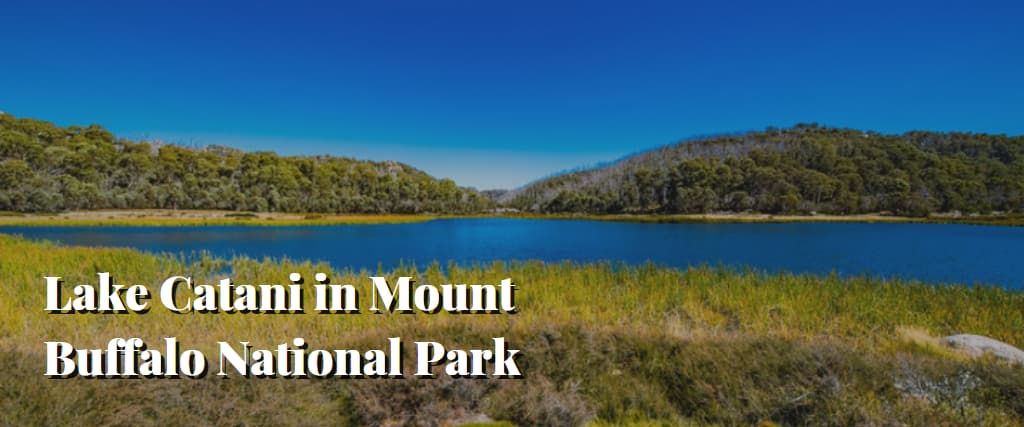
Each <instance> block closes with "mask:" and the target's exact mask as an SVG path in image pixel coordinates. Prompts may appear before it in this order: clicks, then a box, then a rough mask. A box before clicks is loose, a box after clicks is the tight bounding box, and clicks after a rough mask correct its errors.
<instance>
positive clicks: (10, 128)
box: [0, 113, 493, 213]
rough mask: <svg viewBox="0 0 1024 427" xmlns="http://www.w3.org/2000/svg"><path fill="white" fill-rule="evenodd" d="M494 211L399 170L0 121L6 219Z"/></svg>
mask: <svg viewBox="0 0 1024 427" xmlns="http://www.w3.org/2000/svg"><path fill="white" fill-rule="evenodd" d="M492 205H493V203H492V202H491V201H490V200H489V199H488V198H487V197H485V196H483V195H481V194H479V193H478V192H476V191H475V190H472V189H466V188H460V187H458V186H456V185H455V182H453V181H452V180H449V179H442V180H438V179H435V178H433V177H431V176H429V175H427V174H426V173H423V172H421V171H419V170H416V169H414V168H412V167H410V166H408V165H404V164H401V163H397V162H370V161H358V160H353V159H349V158H340V157H330V156H312V157H284V156H279V155H277V154H274V153H271V152H251V153H247V152H242V151H239V150H235V149H230V148H226V147H219V146H210V147H205V148H186V147H182V146H178V145H173V144H160V143H148V142H132V141H127V140H123V139H118V138H115V137H114V135H113V134H111V133H110V132H109V131H107V130H105V129H103V128H102V127H100V126H97V125H91V126H88V127H81V126H70V127H67V128H63V127H59V126H55V125H53V124H51V123H47V122H43V121H39V120H33V119H26V118H16V117H14V116H11V115H9V114H3V113H0V211H18V212H55V211H63V210H76V209H107V208H117V209H128V208H136V209H139V208H168V209H225V210H246V211H282V212H334V213H419V212H431V213H472V212H480V211H484V210H487V209H489V208H491V207H492Z"/></svg>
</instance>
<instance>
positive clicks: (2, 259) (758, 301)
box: [0, 235, 1024, 426]
mask: <svg viewBox="0 0 1024 427" xmlns="http://www.w3.org/2000/svg"><path fill="white" fill-rule="evenodd" d="M104 271H109V272H111V273H112V274H113V275H114V277H115V280H116V281H117V282H118V283H120V284H125V285H130V284H143V285H146V286H149V287H150V288H151V290H156V288H157V286H159V284H160V283H161V282H162V281H163V280H164V279H165V278H167V277H169V276H172V275H190V276H193V277H195V278H196V279H197V280H198V281H199V282H200V283H210V284H214V283H215V282H216V280H218V279H220V278H222V277H224V273H223V272H224V271H231V272H232V273H231V277H232V278H233V279H234V282H235V283H237V284H287V283H288V274H289V273H291V272H298V273H300V274H302V275H303V277H305V278H307V282H306V285H305V286H311V284H310V282H311V280H310V279H309V278H312V277H313V275H314V274H315V273H317V272H324V273H327V274H328V275H329V276H330V277H331V282H332V283H334V284H351V285H354V286H356V287H357V289H359V292H360V298H361V301H360V306H361V307H364V308H365V307H368V306H369V300H368V299H369V298H370V297H371V293H370V288H369V281H368V280H367V278H366V277H367V276H369V275H377V274H383V275H386V276H388V277H391V278H395V277H398V276H402V275H411V276H415V277H416V278H417V280H418V281H419V282H422V283H429V284H444V283H449V282H452V281H456V282H458V283H469V284H478V283H490V284H494V283H497V282H498V281H500V280H501V279H503V278H506V277H511V278H512V279H513V280H514V281H515V283H516V284H517V286H518V289H519V292H518V293H517V294H516V296H517V300H516V302H517V305H518V306H519V308H520V311H519V312H518V313H516V314H512V315H507V314H503V315H448V314H443V313H441V314H434V315H426V314H422V313H419V314H381V315H376V314H370V313H368V312H365V311H364V312H363V313H360V314H316V313H313V312H312V311H311V310H309V311H307V313H305V314H272V315H255V314H203V315H192V314H190V315H176V314H172V313H170V312H168V311H167V310H166V309H164V308H163V307H162V306H159V305H157V306H156V307H154V309H153V310H152V311H150V312H149V313H146V314H143V315H136V314H130V315H92V314H77V315H59V314H47V313H45V312H44V310H43V306H44V298H45V290H44V283H45V282H44V280H43V277H44V276H48V275H59V276H63V277H64V280H65V281H66V283H67V284H68V285H75V284H82V283H94V282H95V281H96V276H95V273H97V272H104ZM307 295H309V296H310V297H309V298H311V295H312V292H311V290H308V291H307ZM309 298H307V302H306V304H307V307H310V308H311V307H312V304H311V301H310V300H309ZM154 303H155V304H156V302H154ZM954 333H975V334H981V335H986V336H990V337H993V338H996V339H999V340H1002V341H1005V342H1008V343H1010V344H1012V345H1015V346H1018V347H1020V346H1024V294H1021V293H1019V292H1014V291H1008V290H1003V289H1000V288H995V287H989V286H961V285H943V286H935V285H929V284H922V283H917V282H903V281H881V280H877V279H872V278H866V277H853V278H840V277H837V276H835V275H832V276H812V275H792V274H774V275H768V274H761V273H754V272H745V271H734V270H730V269H726V268H712V267H696V268H690V269H687V270H679V269H670V268H662V267H658V266H654V265H642V266H628V265H620V264H609V263H597V264H574V263H568V262H566V263H542V262H495V263H489V264H476V265H457V264H445V265H441V264H438V263H434V264H431V265H425V266H414V265H409V266H403V267H399V268H397V269H395V270H393V271H387V272H378V271H367V270H363V271H351V270H343V271H338V270H333V269H331V267H330V266H329V265H327V264H322V263H321V264H317V263H310V262H306V261H294V260H287V259H283V260H272V259H263V260H257V259H249V258H235V259H231V260H222V259H217V258H212V257H209V256H204V255H202V254H198V255H197V256H189V257H185V256H180V255H178V256H174V255H152V254H146V253H141V252H137V251H134V250H128V249H104V248H82V247H68V246H61V245H56V244H51V243H45V242H31V241H26V240H22V239H18V238H14V237H8V236H2V235H0V366H3V369H4V371H5V372H4V376H3V379H0V402H2V403H0V411H2V413H4V414H5V415H6V417H5V418H4V419H5V420H7V421H6V423H9V424H12V425H23V424H83V423H84V424H124V425H129V424H131V425H147V424H161V425H163V424H166V422H167V421H168V420H173V423H176V424H177V423H180V424H185V425H192V424H206V423H214V424H219V425H251V424H265V423H268V422H269V423H272V424H293V425H319V424H325V425H326V424H330V425H339V424H340V425H346V424H354V425H365V424H371V425H401V424H422V425H443V424H444V422H445V421H444V420H449V421H451V420H456V419H461V418H464V417H466V416H467V415H472V414H480V413H482V414H486V415H488V416H489V417H491V418H493V419H497V420H508V421H511V422H514V423H516V424H520V425H580V424H586V423H596V424H597V425H617V424H624V425H638V426H639V425H687V424H689V425H715V424H718V425H755V424H757V423H762V422H773V423H777V424H779V425H851V424H893V423H898V424H910V425H944V424H945V425H1021V420H1022V419H1024V369H1022V368H1021V367H1015V366H1008V365H1005V364H1002V363H1000V362H997V361H993V360H988V359H982V360H969V359H967V358H965V357H963V356H961V355H959V354H956V353H953V352H951V351H949V350H947V349H945V348H944V347H942V346H941V345H940V344H938V337H941V336H944V335H948V334H954ZM127 336H134V337H139V338H142V339H144V340H146V341H147V342H156V341H159V340H160V339H162V337H165V336H175V337H177V338H178V340H179V342H181V343H182V344H183V346H187V347H190V348H199V349H201V350H204V352H206V353H207V355H208V357H211V356H210V355H211V354H212V355H213V356H212V357H213V358H214V360H211V363H213V362H215V357H216V356H215V355H216V352H215V350H214V346H215V345H216V342H217V341H227V342H234V343H237V342H238V341H243V340H244V341H249V342H251V343H252V344H253V345H254V346H257V347H269V346H276V345H277V344H280V343H283V342H286V341H287V340H289V339H290V338H292V337H296V336H301V337H303V338H305V339H306V341H307V342H308V343H310V346H311V347H312V348H325V349H330V348H361V349H370V348H380V347H381V346H383V345H384V339H385V338H387V337H392V336H399V337H402V338H403V341H405V342H407V343H411V342H412V341H418V340H437V341H440V342H442V343H444V344H445V345H446V346H452V347H455V346H469V347H479V346H483V345H487V344H488V343H489V339H490V338H491V337H496V336H504V337H506V338H507V340H508V341H509V342H510V344H512V345H513V347H514V348H519V349H522V351H523V353H522V357H521V362H520V363H521V367H522V369H523V371H524V373H526V375H525V377H524V378H523V379H518V380H496V379H488V380H471V379H453V378H448V377H444V376H442V377H441V378H438V379H433V380H425V379H414V378H412V376H411V375H408V377H409V378H407V379H400V380H395V379H388V380H371V379H359V380H343V379H327V380H284V379H243V378H232V379H226V380H225V379H220V378H216V377H211V378H207V379H204V380H198V381H194V380H88V379H71V380H52V379H46V378H45V377H44V376H43V375H42V372H43V367H42V364H43V359H44V357H43V356H44V347H43V344H42V343H43V342H44V341H50V340H64V341H68V342H71V343H73V344H75V345H76V346H79V347H82V348H98V347H102V346H105V344H106V342H107V341H108V340H109V339H111V338H114V337H127ZM411 366H412V363H411V361H407V363H406V367H407V368H409V367H411ZM409 369H411V368H409ZM964 372H968V373H969V374H968V375H969V376H970V377H971V378H973V379H976V380H977V381H975V382H972V383H971V384H972V386H971V387H966V386H965V387H960V388H956V387H955V384H956V381H955V380H956V379H957V378H960V377H962V376H963V375H964ZM908 378H910V379H912V380H913V384H924V385H923V386H921V387H919V388H920V389H921V390H924V391H923V392H921V393H912V392H909V391H907V390H905V389H903V388H901V387H900V385H901V384H904V383H907V381H908V380H907V379H908ZM915 390H916V389H915ZM81 408H105V409H104V410H103V411H99V410H98V409H90V410H86V411H83V410H80V409H81ZM289 414H291V415H289ZM0 424H4V423H0ZM766 425H767V424H766Z"/></svg>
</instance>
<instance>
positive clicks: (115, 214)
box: [0, 210, 437, 227]
mask: <svg viewBox="0 0 1024 427" xmlns="http://www.w3.org/2000/svg"><path fill="white" fill-rule="evenodd" d="M435 218H437V217H436V216H431V215H412V214H409V215H399V214H388V215H306V214H267V213H263V214H257V213H252V212H219V211H145V210H143V211H111V212H74V213H71V214H61V215H29V214H25V215H21V216H14V215H11V216H4V215H0V226H19V227H20V226H29V227H33V226H43V227H54V226H58V227H195V226H223V225H247V226H278V227H281V226H306V225H346V224H400V223H411V222H424V221H430V220H432V219H435Z"/></svg>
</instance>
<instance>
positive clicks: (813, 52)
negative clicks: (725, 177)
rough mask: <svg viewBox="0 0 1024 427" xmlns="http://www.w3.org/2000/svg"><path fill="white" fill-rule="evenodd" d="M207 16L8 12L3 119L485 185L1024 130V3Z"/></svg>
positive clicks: (66, 5)
mask: <svg viewBox="0 0 1024 427" xmlns="http://www.w3.org/2000/svg"><path fill="white" fill-rule="evenodd" d="M86 3H92V4H86ZM205 3H207V2H192V1H123V2H122V1H102V2H100V1H91V2H86V1H67V2H61V1H39V0H35V1H23V0H5V1H4V2H3V6H2V8H0V45H2V46H3V49H2V53H0V110H3V111H7V112H8V113H11V114H14V115H17V116H22V117H34V118H39V119H44V120H49V121H53V122H55V123H57V124H60V125H70V124H89V123H98V124H101V125H103V126H105V127H107V128H108V129H110V130H112V131H113V132H114V133H115V134H117V135H119V136H122V137H129V138H147V139H162V140H166V141H170V142H178V143H185V144H197V145H206V144H226V145H231V146H235V147H238V148H242V149H247V150H255V149H260V150H264V149H268V150H274V151H277V152H279V153H282V154H334V155H344V156H349V157H356V158H364V159H375V160H384V159H394V160H399V161H403V162H407V163H410V164H412V165H414V166H416V167H419V168H420V169H423V170H425V171H427V172H428V173H431V174H433V175H435V176H439V177H450V178H453V179H455V180H456V181H457V182H458V183H459V184H461V185H468V186H475V187H478V188H481V189H488V188H503V187H505V188H507V187H515V186H518V185H521V184H524V183H526V182H528V181H530V180H532V179H534V178H537V177H540V176H543V175H547V174H549V173H551V172H554V171H557V170H561V169H566V168H572V167H577V166H581V165H588V164H593V163H596V162H600V161H604V160H611V159H614V158H617V157H620V156H623V155H625V154H629V153H632V152H636V151H638V150H642V149H647V148H651V147H655V146H659V145H664V144H668V143H671V142H673V141H675V140H678V139H681V138H686V137H689V136H692V135H699V134H711V133H722V132H733V131H743V130H752V129H762V128H764V127H766V126H789V125H792V124H795V123H798V122H812V121H813V122H819V123H822V124H826V125H830V126H844V127H856V128H862V129H872V130H878V131H882V132H903V131H906V130H913V129H928V130H942V131H946V130H966V131H976V132H993V133H1007V134H1011V135H1019V134H1022V133H1024V2H1022V1H1019V0H1017V1H1004V2H984V1H956V2H944V1H926V2H897V1H886V2H864V1H857V2H853V1H850V2H843V4H840V2H833V1H813V2H803V3H794V2H783V1H751V2H740V1H716V2H711V1H707V2H700V3H697V2H694V3H689V2H684V1H665V2H644V1H628V2H627V1H620V2H607V3H606V2H600V1H586V2H584V1H580V2H554V1H537V2H533V1H479V0H467V1H446V0H427V1H408V2H405V1H388V0H381V1H359V2H343V1H338V2H323V3H311V2H305V1H297V0H291V1H287V2H277V3H269V2H259V1H245V2H237V3H230V2H216V3H217V5H216V6H212V5H207V4H205ZM210 3H214V2H210Z"/></svg>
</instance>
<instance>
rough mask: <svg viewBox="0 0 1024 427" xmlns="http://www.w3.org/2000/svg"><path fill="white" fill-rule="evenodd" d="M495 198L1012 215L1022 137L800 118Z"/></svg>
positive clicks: (566, 207)
mask: <svg viewBox="0 0 1024 427" xmlns="http://www.w3.org/2000/svg"><path fill="white" fill-rule="evenodd" d="M501 197H502V198H503V199H504V200H505V201H506V202H507V203H508V204H509V205H511V206H514V207H517V208H519V209H523V210H527V211H535V212H551V213H556V212H573V213H593V214H601V213H641V214H642V213H706V212H715V211H732V212H748V211H749V212H762V213H812V212H818V213H829V214H858V213H870V212H886V211H887V212H892V213H894V214H899V215H908V216H925V215H928V214H930V213H936V212H954V211H959V212H962V213H975V212H976V213H990V212H993V211H1004V212H1020V211H1022V210H1024V137H1008V136H1005V135H986V134H975V133H937V132H910V133H906V134H903V135H883V134H879V133H875V132H863V131H859V130H854V129H836V128H827V127H822V126H818V125H817V124H813V123H812V124H800V125H797V126H795V127H792V128H788V129H774V128H769V129H767V130H765V131H763V132H750V133H746V134H741V135H727V136H720V137H713V138H709V139H705V140H701V141H692V142H685V143H680V144H676V145H673V146H667V147H664V148H661V149H658V150H653V151H650V152H646V153H642V154H639V155H637V156H634V157H631V158H628V159H625V160H623V161H620V162H618V163H616V164H613V165H611V166H607V167H604V168H598V169H594V170H589V171H583V172H576V173H571V174H566V175H562V176H558V177H554V178H550V179H546V180H543V181H540V182H537V183H535V184H533V185H530V186H527V187H526V188H523V189H520V190H516V191H514V192H512V193H506V194H503V195H502V196H501Z"/></svg>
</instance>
